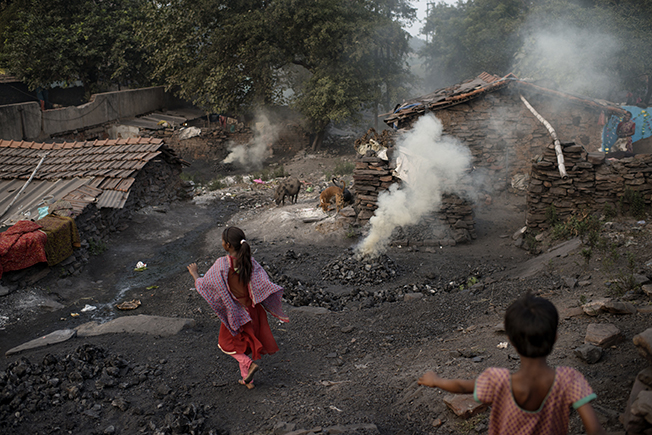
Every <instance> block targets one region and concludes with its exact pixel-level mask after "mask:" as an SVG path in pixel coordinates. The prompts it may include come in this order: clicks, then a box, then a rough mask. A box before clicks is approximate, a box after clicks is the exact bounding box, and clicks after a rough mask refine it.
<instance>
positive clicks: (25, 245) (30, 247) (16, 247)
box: [0, 221, 48, 277]
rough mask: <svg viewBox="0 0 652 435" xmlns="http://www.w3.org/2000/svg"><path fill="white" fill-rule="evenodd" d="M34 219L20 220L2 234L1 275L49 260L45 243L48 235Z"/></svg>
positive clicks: (0, 247) (0, 236)
mask: <svg viewBox="0 0 652 435" xmlns="http://www.w3.org/2000/svg"><path fill="white" fill-rule="evenodd" d="M40 228H41V226H40V225H39V224H37V223H36V222H32V221H18V222H17V223H16V224H15V225H12V226H11V227H9V229H8V230H7V231H5V232H4V233H1V234H0V277H2V274H3V273H4V272H10V271H12V270H21V269H25V268H27V267H30V266H33V265H35V264H36V263H45V262H47V261H48V259H47V257H46V255H45V243H46V242H47V239H48V236H47V235H46V234H45V233H44V232H43V231H40Z"/></svg>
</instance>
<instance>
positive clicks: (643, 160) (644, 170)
mask: <svg viewBox="0 0 652 435" xmlns="http://www.w3.org/2000/svg"><path fill="white" fill-rule="evenodd" d="M563 153H564V163H565V166H566V171H567V174H568V177H567V178H565V179H564V178H562V177H561V176H560V174H559V170H558V166H557V156H556V154H555V150H554V147H552V146H549V147H547V148H546V149H545V152H544V153H543V154H542V155H541V156H540V157H539V158H538V159H537V160H536V161H535V162H534V163H533V164H532V174H531V179H530V185H529V188H528V194H527V219H526V224H527V226H528V228H530V229H532V230H545V229H547V228H548V227H549V224H548V222H547V220H546V213H547V212H548V211H549V210H550V209H551V206H554V208H555V212H556V214H557V217H558V218H559V219H560V220H562V221H563V220H565V219H567V218H568V217H569V216H571V215H572V214H573V213H578V212H583V211H589V212H603V211H604V210H605V207H606V206H607V204H608V205H609V207H610V208H611V209H612V210H614V211H615V210H618V207H619V205H620V204H621V202H622V201H621V199H622V198H623V196H624V195H625V194H626V191H627V189H631V190H632V191H635V192H638V193H640V194H641V195H642V196H643V198H644V199H645V204H646V206H649V205H650V200H651V197H652V155H650V154H637V155H636V156H634V157H627V158H623V159H619V160H616V159H605V154H604V153H600V152H596V153H587V152H586V151H585V150H584V149H583V148H582V147H581V146H579V145H575V144H571V145H570V146H565V147H563Z"/></svg>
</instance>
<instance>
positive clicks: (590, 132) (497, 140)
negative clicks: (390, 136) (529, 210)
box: [408, 88, 602, 193]
mask: <svg viewBox="0 0 652 435" xmlns="http://www.w3.org/2000/svg"><path fill="white" fill-rule="evenodd" d="M521 91H522V94H523V96H524V97H525V98H526V99H527V100H528V102H529V103H530V104H531V105H532V106H533V107H534V109H535V110H536V111H537V112H539V114H540V115H541V116H543V117H544V118H545V119H546V120H547V121H548V122H549V123H550V124H551V125H552V127H553V128H554V129H555V131H556V132H557V136H558V138H559V140H560V141H562V142H575V143H577V144H581V145H582V146H583V147H584V148H585V149H586V150H587V151H598V150H599V149H600V147H601V145H602V126H600V125H598V119H599V117H600V109H598V108H595V107H591V106H587V105H583V104H581V103H579V102H575V101H572V100H565V99H563V98H561V97H553V96H548V95H544V94H540V93H533V92H529V93H528V92H527V90H526V89H522V90H521ZM433 113H434V114H435V115H436V116H437V118H439V119H440V120H441V121H442V123H443V125H444V133H445V134H447V135H450V136H454V137H456V138H458V139H460V140H461V141H462V142H463V143H465V144H466V145H467V146H468V147H469V148H470V150H471V153H472V154H473V165H474V166H475V167H477V168H485V169H487V170H488V175H489V177H488V182H487V184H488V185H487V188H486V190H487V192H489V193H491V191H492V189H493V188H500V187H503V186H505V184H507V185H509V184H510V183H511V180H512V178H513V177H514V176H515V175H517V174H520V175H526V174H529V173H530V167H531V162H532V159H533V158H534V157H535V156H537V155H540V154H541V152H542V150H543V149H545V147H546V146H547V145H548V144H550V143H552V139H551V137H550V134H549V133H548V130H546V128H545V127H544V126H543V125H542V124H541V123H540V122H539V120H537V119H536V118H535V117H534V115H532V113H531V112H530V111H529V110H528V109H527V108H526V107H525V105H524V104H523V102H522V101H521V99H520V98H519V92H518V90H517V89H515V88H506V89H502V90H500V91H496V92H493V93H490V94H487V95H485V96H484V97H479V98H476V99H474V100H471V101H469V102H466V103H463V104H458V105H455V106H451V107H448V108H445V109H441V110H437V111H435V112H433ZM417 119H418V117H415V118H414V119H412V120H411V122H410V123H409V124H408V126H409V127H411V126H412V125H413V124H414V122H416V120H417Z"/></svg>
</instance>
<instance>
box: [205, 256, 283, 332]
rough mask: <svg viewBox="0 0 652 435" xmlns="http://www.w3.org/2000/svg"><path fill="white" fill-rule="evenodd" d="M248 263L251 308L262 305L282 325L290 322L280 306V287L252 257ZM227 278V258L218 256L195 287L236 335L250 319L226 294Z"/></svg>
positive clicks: (229, 293)
mask: <svg viewBox="0 0 652 435" xmlns="http://www.w3.org/2000/svg"><path fill="white" fill-rule="evenodd" d="M251 262H252V264H253V271H252V273H251V280H250V281H249V296H250V298H251V301H252V303H253V305H256V304H261V305H262V306H263V308H265V310H266V311H267V312H269V313H271V314H272V315H273V316H275V317H277V318H279V319H280V320H281V321H282V322H289V319H288V317H287V316H286V315H285V313H283V309H282V306H281V298H282V297H283V287H281V286H278V285H276V284H274V283H273V282H272V281H270V279H269V276H267V272H265V269H263V268H262V266H261V265H260V264H258V262H256V260H254V259H253V258H252V259H251ZM228 276H229V257H228V256H224V257H220V258H218V259H217V260H216V261H215V263H214V264H213V265H212V266H211V268H210V269H208V272H206V274H205V275H204V276H203V277H202V278H197V280H196V281H195V288H196V289H197V292H199V294H200V295H202V297H203V298H204V299H206V302H208V305H210V306H211V308H212V309H213V311H215V314H217V316H218V317H219V318H220V320H221V321H222V323H223V324H224V326H226V328H227V329H228V330H229V332H231V334H232V335H238V333H239V332H240V327H241V326H242V325H244V324H245V323H247V322H250V321H251V317H250V316H249V313H248V312H247V310H246V309H245V308H244V307H243V306H242V305H241V304H240V303H239V302H238V301H237V300H236V299H235V298H234V297H233V295H232V294H231V292H230V291H229V286H228Z"/></svg>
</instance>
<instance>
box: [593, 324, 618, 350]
mask: <svg viewBox="0 0 652 435" xmlns="http://www.w3.org/2000/svg"><path fill="white" fill-rule="evenodd" d="M621 340H622V336H621V335H620V329H618V328H617V327H616V326H614V325H612V324H610V323H591V324H590V325H589V326H588V327H587V328H586V336H585V337H584V343H588V344H594V345H596V346H600V347H602V348H605V347H610V346H612V345H614V344H616V343H618V342H619V341H621Z"/></svg>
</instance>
